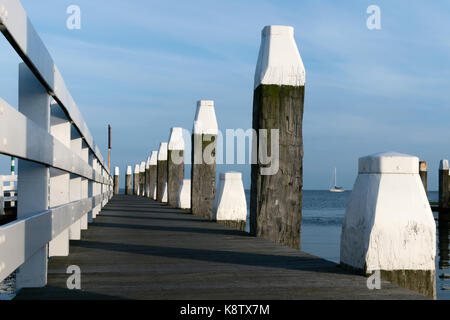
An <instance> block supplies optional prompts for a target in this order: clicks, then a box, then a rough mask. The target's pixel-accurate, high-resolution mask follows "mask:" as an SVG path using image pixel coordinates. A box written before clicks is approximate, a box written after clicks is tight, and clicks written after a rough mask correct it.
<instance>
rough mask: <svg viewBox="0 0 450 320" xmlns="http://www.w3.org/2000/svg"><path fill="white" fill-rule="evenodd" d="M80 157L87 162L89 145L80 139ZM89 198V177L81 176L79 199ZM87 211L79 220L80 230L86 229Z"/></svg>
mask: <svg viewBox="0 0 450 320" xmlns="http://www.w3.org/2000/svg"><path fill="white" fill-rule="evenodd" d="M81 158H82V159H83V160H84V161H86V163H89V147H88V146H87V144H86V142H85V141H84V140H82V142H81ZM86 198H89V179H86V178H81V199H86ZM88 221H89V213H88V212H86V213H85V214H84V215H83V216H82V217H81V220H80V225H81V226H80V227H81V230H87V229H88Z"/></svg>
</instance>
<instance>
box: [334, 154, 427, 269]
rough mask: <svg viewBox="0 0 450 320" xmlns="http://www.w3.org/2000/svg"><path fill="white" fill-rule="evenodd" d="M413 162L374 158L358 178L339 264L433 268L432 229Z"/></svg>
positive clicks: (383, 156) (400, 158) (363, 161)
mask: <svg viewBox="0 0 450 320" xmlns="http://www.w3.org/2000/svg"><path fill="white" fill-rule="evenodd" d="M418 168H419V159H418V158H417V157H413V156H407V155H402V154H393V153H386V154H376V155H372V156H369V157H364V158H361V159H360V160H359V174H358V177H357V179H356V182H355V185H354V187H353V191H352V194H351V197H350V202H349V204H348V206H347V210H346V213H345V217H344V221H343V225H342V235H341V263H343V264H345V265H348V266H351V267H353V268H356V269H360V270H365V271H366V272H369V273H371V272H372V271H374V270H387V271H392V270H434V269H435V259H436V225H435V222H434V218H433V214H432V211H431V208H430V205H429V202H428V198H427V195H426V194H425V190H424V188H423V185H422V181H421V179H420V176H419V174H418Z"/></svg>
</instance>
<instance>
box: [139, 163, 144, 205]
mask: <svg viewBox="0 0 450 320" xmlns="http://www.w3.org/2000/svg"><path fill="white" fill-rule="evenodd" d="M139 195H140V196H142V197H145V162H144V161H142V162H141V165H140V166H139Z"/></svg>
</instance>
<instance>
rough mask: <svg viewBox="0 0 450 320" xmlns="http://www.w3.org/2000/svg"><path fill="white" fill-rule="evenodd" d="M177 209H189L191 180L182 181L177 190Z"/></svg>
mask: <svg viewBox="0 0 450 320" xmlns="http://www.w3.org/2000/svg"><path fill="white" fill-rule="evenodd" d="M177 208H180V209H185V210H188V209H191V180H190V179H183V181H181V183H180V186H179V188H178V197H177Z"/></svg>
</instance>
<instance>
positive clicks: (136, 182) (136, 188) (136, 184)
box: [133, 164, 141, 196]
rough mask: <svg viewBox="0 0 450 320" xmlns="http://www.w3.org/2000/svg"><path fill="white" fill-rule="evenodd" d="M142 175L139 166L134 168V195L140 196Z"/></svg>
mask: <svg viewBox="0 0 450 320" xmlns="http://www.w3.org/2000/svg"><path fill="white" fill-rule="evenodd" d="M140 173H141V169H140V166H139V165H138V164H137V165H135V166H134V174H133V195H135V196H137V195H139V175H140Z"/></svg>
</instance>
